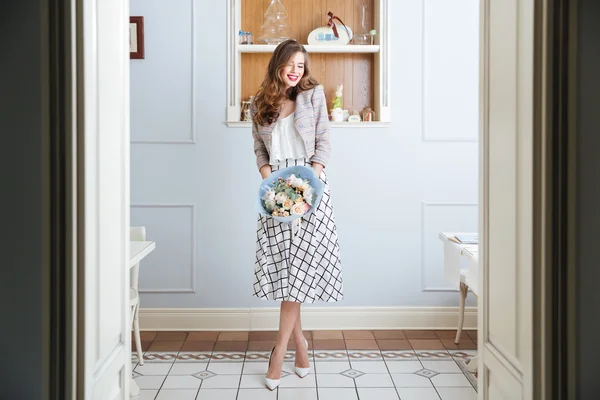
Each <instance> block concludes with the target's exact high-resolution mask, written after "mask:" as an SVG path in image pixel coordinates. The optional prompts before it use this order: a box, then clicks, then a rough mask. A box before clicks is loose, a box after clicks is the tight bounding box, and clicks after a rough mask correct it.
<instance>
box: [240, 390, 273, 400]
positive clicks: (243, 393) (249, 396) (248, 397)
mask: <svg viewBox="0 0 600 400" xmlns="http://www.w3.org/2000/svg"><path fill="white" fill-rule="evenodd" d="M276 399H277V389H276V390H273V391H270V390H269V389H267V388H263V389H240V393H239V394H238V397H237V400H276Z"/></svg>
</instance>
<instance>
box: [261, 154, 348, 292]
mask: <svg viewBox="0 0 600 400" xmlns="http://www.w3.org/2000/svg"><path fill="white" fill-rule="evenodd" d="M292 165H307V166H310V165H311V163H310V162H309V161H307V160H305V159H301V160H288V161H284V162H281V163H280V164H278V165H272V166H271V169H272V170H273V171H277V170H278V169H280V168H284V167H289V166H292ZM320 178H321V180H322V181H323V182H324V183H325V190H324V193H323V198H322V199H321V202H320V203H319V206H318V207H317V209H316V210H315V211H314V212H313V213H312V214H310V215H309V217H308V219H303V220H302V229H300V230H299V232H298V233H297V235H296V236H295V237H294V238H292V230H291V228H290V225H289V224H287V223H280V222H278V221H276V220H274V219H273V218H272V217H270V216H267V215H260V214H259V216H258V229H257V231H256V261H255V264H254V296H256V297H258V298H260V299H264V300H279V301H294V302H298V303H314V302H315V301H317V300H320V301H324V302H334V301H338V300H342V298H343V285H342V265H341V260H340V246H339V244H338V237H337V229H336V226H335V217H334V215H333V205H332V202H331V196H330V191H329V184H328V183H327V177H326V175H325V172H322V173H321V176H320Z"/></svg>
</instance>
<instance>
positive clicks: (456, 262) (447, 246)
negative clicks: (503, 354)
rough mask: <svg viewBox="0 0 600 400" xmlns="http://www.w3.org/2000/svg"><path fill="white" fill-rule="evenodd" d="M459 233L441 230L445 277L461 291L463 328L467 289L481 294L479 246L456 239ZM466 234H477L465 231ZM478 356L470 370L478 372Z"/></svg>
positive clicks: (461, 320) (469, 367)
mask: <svg viewBox="0 0 600 400" xmlns="http://www.w3.org/2000/svg"><path fill="white" fill-rule="evenodd" d="M457 234H459V233H449V232H441V233H440V234H439V238H440V240H441V241H442V242H443V243H444V277H445V278H446V280H448V282H450V283H451V284H452V285H456V286H455V287H456V288H457V289H459V290H460V291H461V304H460V308H461V310H460V313H461V314H460V315H461V318H460V319H459V323H458V324H459V327H460V328H462V322H463V319H462V316H463V315H464V314H463V313H464V302H463V300H462V299H464V298H465V297H466V294H467V291H468V290H469V289H470V290H471V292H472V293H473V294H474V295H475V296H476V297H478V294H479V246H478V245H476V244H464V243H461V242H460V241H459V240H458V239H456V235H457ZM464 234H465V235H475V234H473V233H464ZM457 337H458V335H457ZM477 362H478V361H477V357H473V358H472V359H471V361H469V363H468V365H467V368H468V370H469V371H470V372H477Z"/></svg>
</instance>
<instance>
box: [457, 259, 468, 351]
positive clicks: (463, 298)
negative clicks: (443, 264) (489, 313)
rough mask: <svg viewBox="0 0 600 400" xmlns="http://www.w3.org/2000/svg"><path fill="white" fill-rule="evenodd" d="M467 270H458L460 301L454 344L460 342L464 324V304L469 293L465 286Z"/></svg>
mask: <svg viewBox="0 0 600 400" xmlns="http://www.w3.org/2000/svg"><path fill="white" fill-rule="evenodd" d="M466 282H467V269H464V268H463V269H461V270H460V301H459V303H458V329H456V338H455V339H454V343H455V344H458V343H459V342H460V335H461V333H462V329H463V324H464V322H465V302H466V300H467V293H468V292H469V286H467V283H466Z"/></svg>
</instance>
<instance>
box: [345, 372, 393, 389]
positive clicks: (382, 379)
mask: <svg viewBox="0 0 600 400" xmlns="http://www.w3.org/2000/svg"><path fill="white" fill-rule="evenodd" d="M354 380H355V381H356V387H359V388H360V387H371V388H386V387H394V382H392V378H391V377H390V374H365V375H362V376H359V377H358V378H355V379H354Z"/></svg>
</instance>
